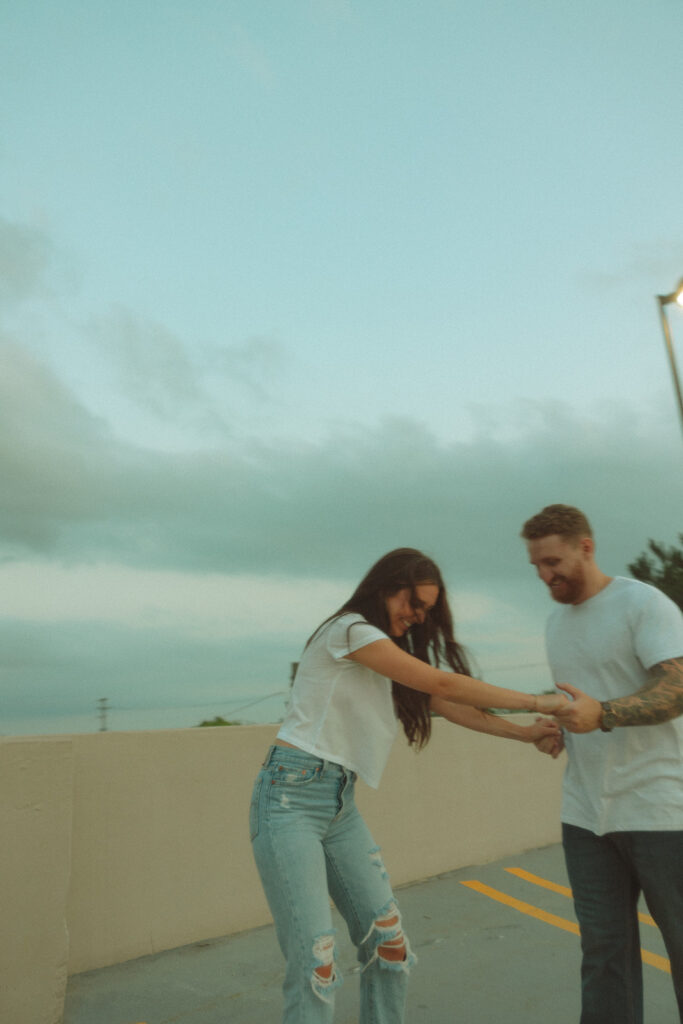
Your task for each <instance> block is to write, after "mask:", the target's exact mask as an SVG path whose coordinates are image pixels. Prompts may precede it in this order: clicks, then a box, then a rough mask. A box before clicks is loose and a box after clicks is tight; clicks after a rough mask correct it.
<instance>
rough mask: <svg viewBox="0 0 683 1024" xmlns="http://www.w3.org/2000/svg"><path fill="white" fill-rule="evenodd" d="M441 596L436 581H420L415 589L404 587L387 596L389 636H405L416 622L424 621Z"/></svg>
mask: <svg viewBox="0 0 683 1024" xmlns="http://www.w3.org/2000/svg"><path fill="white" fill-rule="evenodd" d="M438 598H439V588H438V587H437V585H436V583H418V584H417V586H416V587H415V590H414V591H413V590H412V589H411V588H410V587H402V588H401V590H397V591H396V593H395V594H391V595H390V596H389V597H387V598H385V604H386V609H387V615H388V616H389V636H403V635H404V634H405V633H407V632H408V630H409V629H410V627H411V626H413V625H414V624H415V623H416V622H424V620H425V617H426V616H427V614H428V613H429V611H430V609H432V608H433V607H434V605H435V604H436V602H437V600H438Z"/></svg>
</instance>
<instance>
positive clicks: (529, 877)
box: [505, 868, 657, 928]
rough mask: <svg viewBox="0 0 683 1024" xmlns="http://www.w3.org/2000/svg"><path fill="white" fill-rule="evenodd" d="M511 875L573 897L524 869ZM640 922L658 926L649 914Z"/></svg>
mask: <svg viewBox="0 0 683 1024" xmlns="http://www.w3.org/2000/svg"><path fill="white" fill-rule="evenodd" d="M505 870H506V871H509V872H510V874H511V875H517V877H518V878H523V879H524V881H525V882H533V884H534V885H540V886H542V887H543V888H544V889H550V891H551V892H559V893H560V895H561V896H568V897H569V899H571V897H572V891H571V889H570V888H569V887H568V886H566V885H558V884H557V882H549V881H548V879H547V878H541V877H540V876H539V875H532V874H531V872H530V871H525V870H524V868H505ZM638 920H639V921H642V922H643V924H649V925H651V927H653V928H656V927H657V925H656V924H655V922H654V918H652V917H650V915H649V914H638Z"/></svg>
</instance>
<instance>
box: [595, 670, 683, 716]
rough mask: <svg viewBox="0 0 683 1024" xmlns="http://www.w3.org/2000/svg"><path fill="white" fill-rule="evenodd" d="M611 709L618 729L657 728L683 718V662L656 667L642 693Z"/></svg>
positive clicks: (619, 701)
mask: <svg viewBox="0 0 683 1024" xmlns="http://www.w3.org/2000/svg"><path fill="white" fill-rule="evenodd" d="M609 705H610V707H611V709H612V712H613V714H614V718H615V725H618V726H624V725H657V724H658V723H659V722H668V721H670V720H671V719H672V718H677V717H678V715H680V714H683V658H672V659H671V660H669V661H660V662H659V663H658V664H657V665H653V666H652V668H651V669H650V670H649V671H648V674H647V683H646V684H645V686H644V687H643V688H642V690H638V692H637V693H632V694H630V696H628V697H618V698H617V699H616V700H611V701H610V702H609Z"/></svg>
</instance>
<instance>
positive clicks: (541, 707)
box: [535, 693, 569, 715]
mask: <svg viewBox="0 0 683 1024" xmlns="http://www.w3.org/2000/svg"><path fill="white" fill-rule="evenodd" d="M568 703H569V698H568V697H567V696H565V694H564V693H539V694H538V695H537V696H536V708H535V710H536V711H540V713H541V714H542V715H554V714H555V712H556V711H559V710H560V709H561V708H563V707H564V706H565V705H566V704H568Z"/></svg>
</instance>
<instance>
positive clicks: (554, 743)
mask: <svg viewBox="0 0 683 1024" xmlns="http://www.w3.org/2000/svg"><path fill="white" fill-rule="evenodd" d="M534 746H535V747H536V750H539V751H540V752H541V754H549V755H550V757H552V759H553V760H555V758H556V757H559V756H560V754H561V753H562V751H563V750H564V733H563V732H562V730H561V729H559V730H558V732H557V734H556V735H554V736H553V735H550V736H542V737H541V738H540V739H537V740H534Z"/></svg>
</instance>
